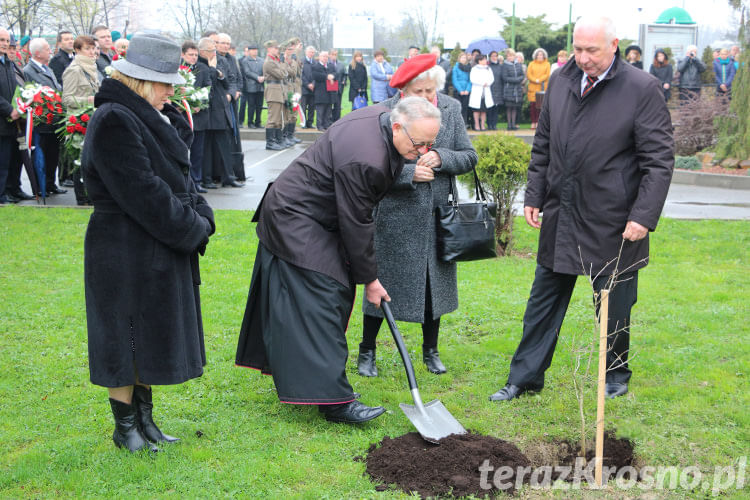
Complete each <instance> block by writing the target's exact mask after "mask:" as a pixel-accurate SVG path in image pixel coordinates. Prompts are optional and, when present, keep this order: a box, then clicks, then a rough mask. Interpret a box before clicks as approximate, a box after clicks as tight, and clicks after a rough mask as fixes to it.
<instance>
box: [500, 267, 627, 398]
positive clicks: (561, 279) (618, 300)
mask: <svg viewBox="0 0 750 500" xmlns="http://www.w3.org/2000/svg"><path fill="white" fill-rule="evenodd" d="M576 278H577V276H576V275H574V274H561V273H556V272H554V271H552V270H551V269H549V268H547V267H544V266H542V265H537V267H536V274H535V276H534V283H533V285H532V286H531V296H530V297H529V301H528V303H527V304H526V313H525V314H524V317H523V337H522V338H521V343H520V344H519V345H518V348H517V349H516V353H515V354H514V355H513V359H512V360H511V362H510V374H509V375H508V383H509V384H513V385H517V386H518V387H527V386H532V387H537V388H540V387H542V386H543V385H544V372H545V371H546V370H547V368H549V366H550V364H551V363H552V356H553V355H554V353H555V346H556V345H557V338H558V336H559V333H560V327H561V326H562V322H563V319H564V318H565V313H566V311H567V310H568V304H569V303H570V297H571V295H572V294H573V288H574V287H575V284H576ZM608 279H609V276H600V277H599V278H597V279H595V280H594V290H595V291H597V292H598V291H599V290H601V289H602V288H604V287H605V286H606V284H607V280H608ZM617 280H618V283H616V285H615V286H614V288H613V289H612V291H611V292H610V295H609V321H608V322H607V335H608V339H607V347H608V350H607V370H608V371H607V382H618V383H623V384H626V383H627V382H628V381H629V380H630V375H631V371H630V369H629V368H628V349H629V348H630V310H631V308H632V307H633V305H634V304H635V302H636V300H637V290H638V271H634V272H631V273H623V274H620V275H619V276H618V278H617ZM596 311H597V314H598V312H599V308H598V306H597V308H596ZM593 341H594V340H593V338H592V342H593ZM597 345H598V344H597Z"/></svg>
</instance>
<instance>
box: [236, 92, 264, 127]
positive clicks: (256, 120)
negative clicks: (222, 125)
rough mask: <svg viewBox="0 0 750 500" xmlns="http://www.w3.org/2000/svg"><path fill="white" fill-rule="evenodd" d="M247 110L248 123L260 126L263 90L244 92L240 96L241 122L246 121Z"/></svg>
mask: <svg viewBox="0 0 750 500" xmlns="http://www.w3.org/2000/svg"><path fill="white" fill-rule="evenodd" d="M245 110H247V124H248V125H252V124H254V125H255V126H256V127H260V114H261V112H262V111H263V92H243V93H242V97H240V124H242V123H245Z"/></svg>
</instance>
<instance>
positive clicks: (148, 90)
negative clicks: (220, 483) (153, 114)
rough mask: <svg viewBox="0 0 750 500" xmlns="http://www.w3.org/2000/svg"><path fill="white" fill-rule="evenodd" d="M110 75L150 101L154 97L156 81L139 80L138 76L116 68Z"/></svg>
mask: <svg viewBox="0 0 750 500" xmlns="http://www.w3.org/2000/svg"><path fill="white" fill-rule="evenodd" d="M109 77H110V78H111V79H113V80H117V81H118V82H120V83H122V84H123V85H125V86H126V87H127V88H129V89H130V90H132V91H133V92H135V93H136V94H138V95H139V96H141V97H143V98H144V99H146V100H147V101H148V102H149V103H150V102H151V100H152V98H153V97H154V82H151V81H149V80H139V79H138V78H133V77H132V76H128V75H125V74H123V73H120V72H119V71H117V70H114V71H113V72H112V74H111V75H109Z"/></svg>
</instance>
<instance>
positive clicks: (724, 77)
mask: <svg viewBox="0 0 750 500" xmlns="http://www.w3.org/2000/svg"><path fill="white" fill-rule="evenodd" d="M720 61H721V60H720V59H719V58H716V59H714V75H715V76H716V86H717V87H718V86H719V85H721V84H722V83H723V84H724V85H726V86H727V90H729V89H731V88H732V81H734V75H735V74H736V73H737V70H736V69H735V67H734V61H733V60H732V59H729V62H728V63H727V64H721V62H720ZM722 66H724V68H722Z"/></svg>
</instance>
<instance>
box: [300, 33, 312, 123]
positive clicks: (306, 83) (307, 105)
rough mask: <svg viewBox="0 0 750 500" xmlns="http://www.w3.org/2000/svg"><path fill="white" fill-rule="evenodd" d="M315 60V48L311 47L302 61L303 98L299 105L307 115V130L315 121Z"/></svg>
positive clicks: (307, 49) (306, 50)
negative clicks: (313, 72) (313, 69)
mask: <svg viewBox="0 0 750 500" xmlns="http://www.w3.org/2000/svg"><path fill="white" fill-rule="evenodd" d="M314 58H315V47H313V46H312V45H310V46H308V47H307V48H306V49H305V60H304V61H302V98H301V99H300V103H299V104H300V106H302V112H303V113H305V128H312V127H313V120H315V81H314V80H313V75H312V68H313V64H315V59H314Z"/></svg>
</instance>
